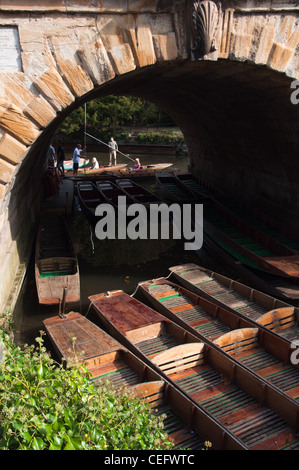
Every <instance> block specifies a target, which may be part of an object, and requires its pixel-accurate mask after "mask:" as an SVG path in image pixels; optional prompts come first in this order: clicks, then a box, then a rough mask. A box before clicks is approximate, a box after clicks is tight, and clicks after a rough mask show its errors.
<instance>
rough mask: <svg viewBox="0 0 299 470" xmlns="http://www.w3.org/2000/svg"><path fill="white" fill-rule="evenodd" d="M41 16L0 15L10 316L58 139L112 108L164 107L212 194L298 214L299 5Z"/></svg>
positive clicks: (77, 9) (186, 4)
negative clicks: (102, 102)
mask: <svg viewBox="0 0 299 470" xmlns="http://www.w3.org/2000/svg"><path fill="white" fill-rule="evenodd" d="M33 3H34V2H32V1H29V0H28V1H25V2H24V1H23V2H22V5H21V7H20V6H19V2H18V1H12V0H11V1H2V2H1V6H0V40H1V34H2V36H3V37H5V35H7V37H8V38H10V39H9V44H10V47H11V49H12V56H11V57H10V58H9V60H8V58H7V65H6V64H5V61H4V62H3V61H1V57H0V86H1V88H0V90H1V93H0V198H1V203H0V224H1V225H0V231H1V252H0V259H1V260H2V261H3V262H2V263H1V268H0V274H1V278H3V279H4V282H3V283H2V286H1V288H0V305H4V303H5V297H6V292H7V291H8V286H9V285H11V282H12V279H13V277H14V275H15V273H16V271H17V267H18V265H19V263H20V258H22V257H23V256H24V253H26V245H27V242H28V240H30V237H31V234H32V228H33V227H34V224H35V220H36V217H37V214H38V213H39V209H40V204H41V176H40V175H41V171H42V167H43V162H44V159H45V156H46V153H47V148H48V145H49V141H50V139H51V136H52V135H53V133H54V132H55V130H56V128H57V127H58V125H59V123H60V122H61V121H62V120H63V119H64V117H65V116H66V115H67V114H69V113H70V112H71V111H72V110H73V109H75V107H77V106H79V105H80V104H82V103H83V102H85V101H87V100H90V99H93V98H95V97H97V96H101V95H103V94H131V95H135V96H140V97H143V98H144V99H147V100H150V101H153V102H155V103H157V104H158V105H159V106H161V107H163V108H164V109H165V110H166V111H167V112H168V113H169V115H171V116H172V117H173V118H174V119H175V120H176V122H177V124H178V125H179V126H180V127H181V129H182V131H183V132H184V135H185V137H186V140H187V143H188V147H189V151H190V158H191V165H192V166H193V169H194V171H197V172H201V174H203V176H205V177H206V178H207V179H208V180H209V181H210V182H212V183H214V184H216V185H218V186H221V187H223V188H224V189H225V190H226V191H228V192H229V193H231V194H232V195H234V196H238V197H241V198H242V197H243V199H244V198H245V199H246V198H247V199H250V198H253V197H260V198H263V199H264V200H266V201H268V202H269V204H270V205H271V204H273V207H275V205H279V203H280V205H283V204H288V205H291V206H292V208H293V210H294V211H299V200H298V196H297V193H298V183H297V181H296V178H295V174H296V173H295V172H296V169H297V163H296V159H295V158H294V155H295V153H296V152H298V146H299V139H298V136H297V134H298V132H297V129H298V109H299V106H298V107H296V106H294V105H293V104H292V103H291V101H290V95H291V89H290V85H291V83H292V81H293V80H294V79H298V78H299V63H298V53H299V49H298V44H299V26H298V24H299V11H298V9H297V7H296V2H291V1H289V2H279V1H271V2H270V1H263V2H248V1H233V0H231V1H216V0H215V1H202V2H200V1H198V2H195V1H191V0H184V1H183V0H160V1H154V0H147V1H146V0H143V1H142V0H129V1H124V0H123V1H122V0H118V1H117V0H113V1H101V2H97V1H96V2H89V1H87V0H81V1H80V2H78V1H76V2H72V1H59V0H57V1H55V2H53V1H51V2H47V1H43V2H38V6H36V5H35V6H32V4H33ZM255 5H258V6H255ZM282 162H283V166H282ZM24 194H26V197H24ZM291 212H292V211H290V213H289V215H288V213H287V211H286V214H285V216H286V218H289V219H292V213H291ZM8 252H9V253H8ZM2 274H3V276H2Z"/></svg>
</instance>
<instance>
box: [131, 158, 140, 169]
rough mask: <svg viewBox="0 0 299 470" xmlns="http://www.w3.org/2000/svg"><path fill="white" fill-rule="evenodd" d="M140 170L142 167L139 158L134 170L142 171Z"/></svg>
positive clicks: (136, 159)
mask: <svg viewBox="0 0 299 470" xmlns="http://www.w3.org/2000/svg"><path fill="white" fill-rule="evenodd" d="M140 168H141V165H140V161H139V158H135V163H134V165H133V168H132V170H140Z"/></svg>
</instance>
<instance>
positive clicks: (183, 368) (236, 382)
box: [89, 291, 299, 450]
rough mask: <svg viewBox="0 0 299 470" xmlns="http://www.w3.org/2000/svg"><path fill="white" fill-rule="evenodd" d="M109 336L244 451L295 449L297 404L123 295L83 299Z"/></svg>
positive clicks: (216, 349) (213, 347) (297, 443)
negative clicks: (89, 304)
mask: <svg viewBox="0 0 299 470" xmlns="http://www.w3.org/2000/svg"><path fill="white" fill-rule="evenodd" d="M89 299H90V301H91V302H92V305H93V308H94V309H95V311H96V313H97V314H98V316H99V318H100V320H101V321H102V322H103V323H104V324H105V326H106V328H107V329H108V331H110V333H111V334H112V335H113V336H114V337H115V338H117V339H118V340H119V341H120V342H121V343H122V344H123V345H125V346H126V347H127V348H128V349H130V350H131V351H132V352H133V353H134V354H135V355H136V356H138V357H140V358H141V359H142V360H143V361H144V362H146V363H147V364H148V365H150V367H153V368H154V369H155V370H156V371H157V372H158V373H160V374H162V376H164V377H165V379H166V380H167V381H169V382H170V383H171V384H173V385H174V386H176V387H177V389H178V390H179V391H181V392H182V393H184V394H185V395H186V396H187V397H189V398H190V399H191V400H192V401H193V402H194V404H196V405H198V406H199V407H200V408H202V409H204V410H205V411H206V412H207V413H209V414H210V415H211V416H212V417H213V418H214V419H216V420H217V421H218V422H219V423H221V424H222V425H223V426H224V427H225V428H226V429H227V430H228V431H229V432H231V433H232V434H233V435H234V436H235V437H238V439H239V440H240V441H241V442H242V443H243V444H244V446H246V447H247V448H249V449H265V450H266V449H273V450H274V449H282V448H286V447H288V448H299V439H298V437H296V435H295V434H294V433H296V431H297V426H298V421H297V418H298V404H296V403H295V402H294V400H292V399H290V398H289V397H287V396H286V395H285V394H283V393H281V392H280V391H278V390H277V389H276V388H275V387H273V386H272V385H271V384H269V383H267V382H265V381H264V380H263V379H261V378H260V377H259V376H257V374H254V373H252V372H250V371H249V370H248V369H247V368H246V367H244V366H243V365H242V364H240V363H239V362H238V361H236V360H234V359H233V358H232V357H231V356H229V355H228V354H227V353H226V352H224V351H223V350H221V348H219V347H218V346H216V345H215V344H214V343H213V342H210V341H208V340H206V341H201V340H200V339H199V338H198V337H196V336H194V335H193V334H192V333H190V332H188V331H187V330H185V329H183V328H181V327H180V326H178V325H176V324H175V323H173V322H172V321H170V320H169V319H167V318H165V317H164V316H162V315H160V314H158V313H157V312H156V311H154V310H153V309H151V308H149V307H147V306H146V305H144V304H142V303H141V302H139V301H137V300H136V299H134V298H132V297H130V296H129V295H127V294H125V293H124V292H123V291H112V292H109V293H106V294H98V295H94V296H91V297H89Z"/></svg>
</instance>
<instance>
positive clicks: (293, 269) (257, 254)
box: [204, 201, 299, 284]
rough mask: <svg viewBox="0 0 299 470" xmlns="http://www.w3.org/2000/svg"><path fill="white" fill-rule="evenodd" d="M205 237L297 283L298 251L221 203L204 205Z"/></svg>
mask: <svg viewBox="0 0 299 470" xmlns="http://www.w3.org/2000/svg"><path fill="white" fill-rule="evenodd" d="M204 236H206V237H210V238H211V239H212V241H213V242H215V243H216V244H218V245H220V246H221V247H222V248H223V249H224V250H226V251H227V252H228V253H229V254H230V255H232V256H233V257H235V259H237V260H239V261H240V262H242V263H244V264H246V265H248V266H250V267H253V268H254V269H256V270H262V271H265V272H267V273H270V274H273V275H276V276H281V277H285V278H287V279H289V280H290V282H293V283H295V284H298V283H299V253H296V252H295V251H294V250H292V249H290V248H289V247H287V246H285V245H283V244H282V243H280V242H279V241H278V240H275V239H274V238H272V237H270V236H269V235H268V234H266V233H264V232H262V231H260V230H258V229H257V228H255V227H254V226H252V225H250V224H248V223H247V222H246V221H245V220H243V219H241V218H239V217H237V216H236V215H235V214H233V213H232V212H231V211H228V210H227V209H226V208H225V207H224V206H223V205H221V204H218V203H217V202H215V201H213V202H212V201H209V202H207V203H206V204H205V206H204Z"/></svg>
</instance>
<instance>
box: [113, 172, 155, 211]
mask: <svg viewBox="0 0 299 470" xmlns="http://www.w3.org/2000/svg"><path fill="white" fill-rule="evenodd" d="M115 184H117V186H119V187H120V188H121V189H122V190H123V191H124V193H126V195H127V196H128V197H129V198H131V199H132V200H133V202H134V203H135V204H143V205H145V206H146V207H147V206H149V205H150V204H160V203H161V202H162V200H161V199H160V198H159V197H158V196H157V195H156V194H154V193H152V192H151V191H149V190H148V189H146V188H144V187H142V186H140V185H139V184H137V183H135V182H134V181H132V180H130V179H125V178H124V179H117V180H115Z"/></svg>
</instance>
